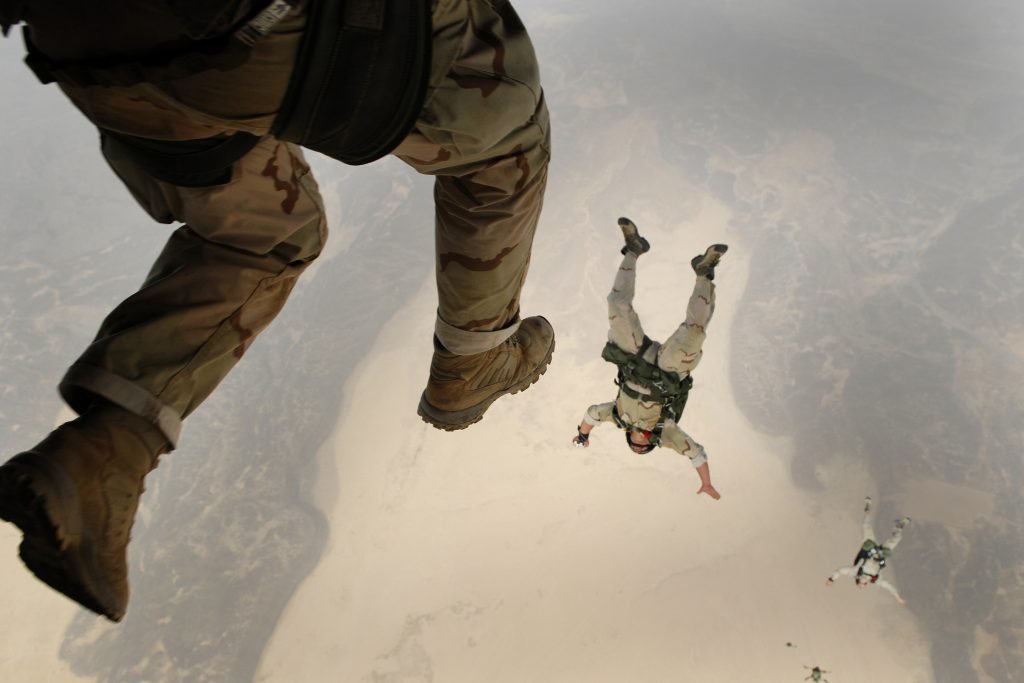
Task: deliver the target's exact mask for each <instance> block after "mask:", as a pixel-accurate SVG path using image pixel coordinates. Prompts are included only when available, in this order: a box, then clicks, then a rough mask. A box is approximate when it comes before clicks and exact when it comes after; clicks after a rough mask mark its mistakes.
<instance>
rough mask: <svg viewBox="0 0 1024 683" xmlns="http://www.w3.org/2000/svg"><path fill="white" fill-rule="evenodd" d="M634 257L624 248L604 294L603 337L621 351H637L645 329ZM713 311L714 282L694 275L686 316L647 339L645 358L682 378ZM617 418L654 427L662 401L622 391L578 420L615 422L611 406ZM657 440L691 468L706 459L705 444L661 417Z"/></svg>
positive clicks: (691, 365) (697, 353) (639, 426)
mask: <svg viewBox="0 0 1024 683" xmlns="http://www.w3.org/2000/svg"><path fill="white" fill-rule="evenodd" d="M636 263H637V257H636V255H634V254H633V253H632V252H629V251H627V252H626V254H625V255H624V256H623V258H622V264H621V265H620V266H619V270H618V272H617V273H616V274H615V282H614V283H613V284H612V291H611V292H610V293H609V294H608V341H610V342H612V343H613V344H615V345H616V346H618V347H619V348H620V349H622V350H623V351H628V352H629V353H636V352H637V351H639V350H640V346H641V344H643V341H644V329H643V326H642V325H641V324H640V317H639V316H638V315H637V313H636V310H635V309H634V308H633V295H634V293H635V292H636ZM714 311H715V284H714V282H712V281H711V280H709V279H708V278H706V277H698V278H697V282H696V283H695V284H694V287H693V292H692V293H691V294H690V299H689V301H688V303H687V306H686V320H685V321H684V322H683V323H682V324H681V325H680V326H679V327H678V328H677V329H676V331H675V332H673V333H672V336H670V337H669V338H668V339H667V340H666V341H665V343H664V344H660V343H658V342H652V343H651V345H650V346H649V347H648V348H647V350H646V351H645V352H644V360H646V361H647V362H649V363H652V364H656V365H657V366H658V367H660V368H662V369H664V370H669V371H670V372H675V373H677V374H678V375H679V376H680V377H685V376H686V375H688V374H690V372H691V371H692V370H693V369H694V368H696V367H697V364H698V363H700V359H701V357H702V355H703V351H702V347H703V345H704V340H705V338H706V337H707V326H708V323H710V322H711V316H712V314H713V313H714ZM632 388H633V389H634V391H637V390H638V391H641V392H643V391H644V389H643V387H640V386H636V385H633V386H632ZM613 407H614V408H616V410H617V411H618V413H619V417H620V418H622V419H623V420H625V421H626V422H628V423H629V424H631V425H633V426H634V427H636V428H637V429H642V430H646V431H650V430H653V429H654V427H655V426H656V425H657V424H658V422H659V420H661V411H662V404H661V403H658V402H656V401H641V400H639V399H636V398H633V397H632V396H630V395H628V394H627V393H625V392H624V391H622V390H619V395H618V397H617V398H616V399H615V400H614V401H609V402H608V403H598V404H595V405H592V406H590V407H589V408H588V409H587V412H586V414H585V415H584V416H583V421H584V422H586V423H587V424H590V425H596V424H597V423H599V422H614V417H613V415H612V408H613ZM661 445H662V446H665V447H667V448H671V449H672V450H674V451H676V452H678V453H681V454H682V455H685V456H687V457H688V458H690V462H691V463H692V464H693V466H694V467H700V466H701V465H703V464H704V463H706V462H707V453H706V452H705V451H704V447H703V446H701V445H700V444H699V443H697V442H696V441H694V440H693V439H692V438H691V437H690V435H689V434H687V433H686V432H684V431H683V430H682V429H680V428H679V425H678V424H676V423H675V421H673V420H671V419H666V420H665V424H664V427H663V428H662V432H661Z"/></svg>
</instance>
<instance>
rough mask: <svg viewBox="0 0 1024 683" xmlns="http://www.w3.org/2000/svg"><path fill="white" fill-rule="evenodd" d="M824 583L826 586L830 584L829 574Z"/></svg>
mask: <svg viewBox="0 0 1024 683" xmlns="http://www.w3.org/2000/svg"><path fill="white" fill-rule="evenodd" d="M825 585H826V586H831V585H832V577H831V576H830V577H828V578H827V579H825Z"/></svg>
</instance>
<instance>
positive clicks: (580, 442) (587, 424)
mask: <svg viewBox="0 0 1024 683" xmlns="http://www.w3.org/2000/svg"><path fill="white" fill-rule="evenodd" d="M614 407H615V402H614V401H609V402H608V403H597V404H594V405H592V406H590V407H589V408H587V412H586V413H584V414H583V420H582V421H581V422H580V424H579V426H578V427H577V428H576V436H575V437H574V438H573V440H572V442H573V443H574V444H575V445H576V446H579V447H581V448H586V447H587V446H589V445H590V432H591V431H593V429H594V427H596V426H597V424H598V423H599V422H607V421H609V420H611V419H612V408H614Z"/></svg>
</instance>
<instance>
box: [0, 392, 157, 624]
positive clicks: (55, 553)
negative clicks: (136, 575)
mask: <svg viewBox="0 0 1024 683" xmlns="http://www.w3.org/2000/svg"><path fill="white" fill-rule="evenodd" d="M166 450H167V441H166V440H165V439H164V437H163V435H162V434H161V433H160V432H159V431H158V430H157V429H156V428H155V427H154V426H152V425H151V424H150V423H149V422H147V421H146V420H144V419H142V418H141V417H138V416H137V415H134V414H132V413H130V412H128V411H126V410H123V409H121V408H119V407H116V406H113V405H110V404H103V405H101V406H96V407H94V408H92V409H90V410H88V411H86V413H85V414H84V415H82V416H81V417H79V418H77V419H75V420H72V421H71V422H67V423H65V424H63V425H61V426H60V427H58V428H57V429H56V430H54V431H53V432H51V433H50V435H49V436H48V437H46V438H45V439H44V440H43V441H42V442H40V443H39V445H37V446H36V447H35V448H33V449H31V450H29V451H26V452H24V453H21V454H19V455H16V456H14V457H13V458H11V459H10V460H8V461H7V462H6V463H4V465H3V466H2V467H0V517H2V518H3V519H5V520H7V521H9V522H13V523H14V524H16V525H17V526H18V527H19V528H20V529H21V531H22V532H23V534H24V538H23V540H22V542H21V546H20V548H19V554H20V555H21V559H22V561H23V562H24V563H25V565H26V566H27V567H28V568H29V569H30V570H31V571H32V573H34V574H35V575H36V576H37V577H38V578H39V579H40V580H41V581H43V582H44V583H46V584H48V585H49V586H50V587H52V588H53V589H55V590H57V591H60V592H61V593H63V594H64V595H66V596H68V597H69V598H71V599H72V600H74V601H76V602H78V603H79V604H81V605H82V606H84V607H86V608H88V609H90V610H92V611H94V612H96V613H97V614H102V615H103V616H105V617H107V618H109V619H111V620H112V621H120V620H121V618H122V617H123V616H124V613H125V610H126V608H127V606H128V561H127V547H128V540H129V538H130V534H131V528H132V524H133V522H134V521H135V511H136V510H137V509H138V505H139V496H140V495H141V494H142V491H143V479H144V478H145V476H146V475H147V474H148V473H149V472H150V471H152V470H153V468H154V467H156V461H157V458H158V456H159V455H160V453H162V452H166Z"/></svg>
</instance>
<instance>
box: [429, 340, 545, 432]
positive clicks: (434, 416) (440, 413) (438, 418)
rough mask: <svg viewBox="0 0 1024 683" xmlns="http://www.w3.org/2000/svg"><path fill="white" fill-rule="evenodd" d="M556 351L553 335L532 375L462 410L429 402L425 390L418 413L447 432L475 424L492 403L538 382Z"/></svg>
mask: <svg viewBox="0 0 1024 683" xmlns="http://www.w3.org/2000/svg"><path fill="white" fill-rule="evenodd" d="M554 352H555V340H554V338H553V337H552V339H551V346H549V347H548V352H547V355H546V356H544V360H542V361H541V363H540V365H538V366H537V369H536V370H535V371H534V372H533V374H532V375H530V376H528V377H526V378H524V379H523V380H522V381H520V382H518V383H516V384H514V385H512V386H511V387H508V388H506V389H500V390H498V391H495V392H494V393H493V394H491V395H490V396H488V397H487V398H485V399H484V400H483V401H481V402H479V403H477V404H476V405H472V406H470V407H468V408H463V409H462V410H441V409H440V408H435V407H434V406H432V405H430V403H428V402H427V392H426V391H424V392H423V394H422V395H421V396H420V405H419V408H417V410H416V413H417V414H418V415H419V416H420V417H421V418H423V421H424V422H426V423H428V424H430V425H433V426H434V427H436V428H438V429H443V430H444V431H446V432H455V431H458V430H460V429H465V428H466V427H468V426H470V425H471V424H475V423H477V422H479V421H480V420H482V419H483V418H484V413H485V412H486V411H487V409H488V408H490V406H491V404H492V403H494V402H495V401H497V400H498V399H499V398H501V397H502V396H505V395H511V394H518V393H519V392H520V391H523V390H525V389H527V388H529V387H530V385H531V384H534V383H536V382H537V380H538V379H540V376H541V375H543V374H544V373H545V372H546V371H547V369H548V365H549V364H550V363H551V356H552V354H553V353H554Z"/></svg>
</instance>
